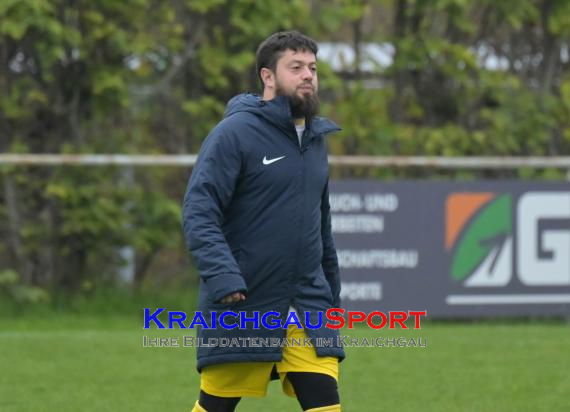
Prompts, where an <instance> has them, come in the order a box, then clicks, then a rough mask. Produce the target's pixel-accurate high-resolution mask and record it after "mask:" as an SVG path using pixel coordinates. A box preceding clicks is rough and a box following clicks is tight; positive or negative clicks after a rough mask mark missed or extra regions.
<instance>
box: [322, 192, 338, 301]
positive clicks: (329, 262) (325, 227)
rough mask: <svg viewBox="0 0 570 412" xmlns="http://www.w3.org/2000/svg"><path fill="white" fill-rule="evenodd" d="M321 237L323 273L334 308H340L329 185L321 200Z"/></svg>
mask: <svg viewBox="0 0 570 412" xmlns="http://www.w3.org/2000/svg"><path fill="white" fill-rule="evenodd" d="M321 237H322V239H323V261H322V265H323V271H324V272H325V276H326V278H327V281H328V282H329V285H330V287H331V291H332V296H333V306H334V307H335V308H339V307H340V304H341V302H340V270H339V266H338V258H337V255H336V249H335V246H334V241H333V237H332V228H331V208H330V204H329V184H328V181H327V184H326V186H325V190H324V191H323V195H322V199H321Z"/></svg>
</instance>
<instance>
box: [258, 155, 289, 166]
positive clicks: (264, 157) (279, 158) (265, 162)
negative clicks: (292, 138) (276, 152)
mask: <svg viewBox="0 0 570 412" xmlns="http://www.w3.org/2000/svg"><path fill="white" fill-rule="evenodd" d="M284 157H285V156H281V157H276V158H275V159H268V158H267V156H263V164H264V165H270V164H271V163H275V162H276V161H278V160H281V159H283V158H284Z"/></svg>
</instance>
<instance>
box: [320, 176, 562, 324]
mask: <svg viewBox="0 0 570 412" xmlns="http://www.w3.org/2000/svg"><path fill="white" fill-rule="evenodd" d="M330 204H331V211H332V227H333V236H334V239H335V244H336V248H337V253H338V258H339V264H340V268H341V276H342V299H343V307H344V308H346V309H348V310H361V311H365V312H371V311H374V310H380V311H390V310H410V309H411V310H427V315H428V318H437V317H447V318H449V317H478V316H496V315H504V316H532V315H541V316H547V315H563V316H568V315H570V184H569V183H567V182H545V181H541V182H536V181H526V182H522V181H478V182H444V181H438V182H426V181H417V182H415V181H409V182H382V181H362V180H353V181H333V182H331V184H330Z"/></svg>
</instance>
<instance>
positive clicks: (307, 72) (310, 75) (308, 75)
mask: <svg viewBox="0 0 570 412" xmlns="http://www.w3.org/2000/svg"><path fill="white" fill-rule="evenodd" d="M302 76H303V80H312V79H313V76H314V74H313V72H312V71H311V69H310V68H309V67H305V68H304V69H303V73H302Z"/></svg>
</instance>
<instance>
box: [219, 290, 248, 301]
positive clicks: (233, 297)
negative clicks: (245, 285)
mask: <svg viewBox="0 0 570 412" xmlns="http://www.w3.org/2000/svg"><path fill="white" fill-rule="evenodd" d="M242 300H245V295H244V294H243V293H241V292H235V293H232V294H230V295H228V296H226V297H224V298H222V300H220V302H221V303H235V302H240V301H242Z"/></svg>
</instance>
